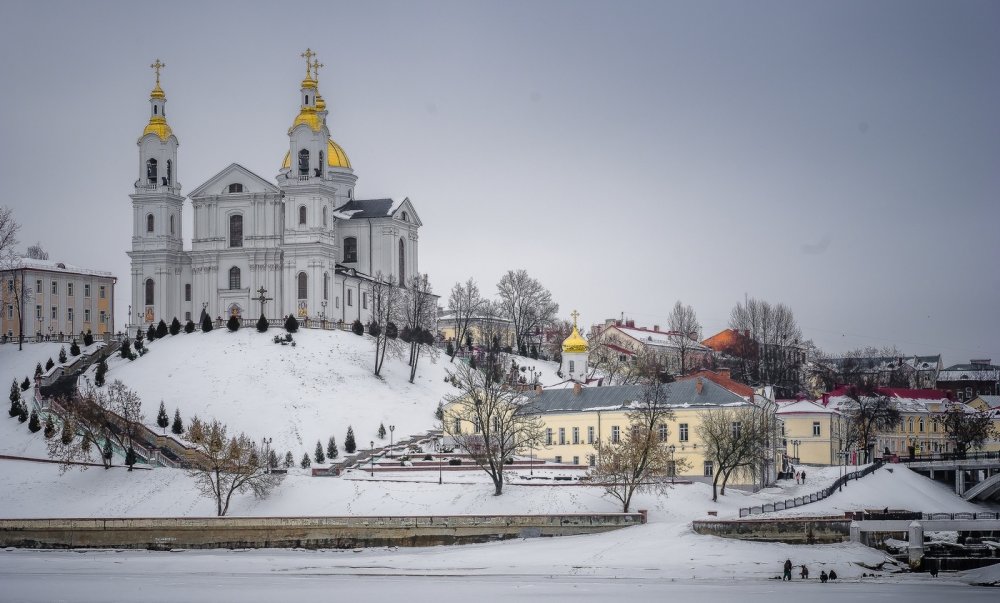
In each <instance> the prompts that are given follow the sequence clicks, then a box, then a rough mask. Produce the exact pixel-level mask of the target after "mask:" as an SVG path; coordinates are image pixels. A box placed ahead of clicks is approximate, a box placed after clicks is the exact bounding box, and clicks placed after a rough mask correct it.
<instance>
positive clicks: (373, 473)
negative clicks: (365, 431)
mask: <svg viewBox="0 0 1000 603" xmlns="http://www.w3.org/2000/svg"><path fill="white" fill-rule="evenodd" d="M368 447H369V448H371V455H372V477H375V440H371V441H370V442H368Z"/></svg>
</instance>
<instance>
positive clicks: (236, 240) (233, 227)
mask: <svg viewBox="0 0 1000 603" xmlns="http://www.w3.org/2000/svg"><path fill="white" fill-rule="evenodd" d="M230 186H232V185H230ZM229 246H230V247H243V215H242V214H233V215H231V216H229Z"/></svg>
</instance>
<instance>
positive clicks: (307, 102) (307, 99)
mask: <svg viewBox="0 0 1000 603" xmlns="http://www.w3.org/2000/svg"><path fill="white" fill-rule="evenodd" d="M306 104H307V105H308V104H309V95H308V94H307V95H306Z"/></svg>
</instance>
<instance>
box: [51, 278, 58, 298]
mask: <svg viewBox="0 0 1000 603" xmlns="http://www.w3.org/2000/svg"><path fill="white" fill-rule="evenodd" d="M58 293H59V283H57V282H55V281H52V295H57V294H58Z"/></svg>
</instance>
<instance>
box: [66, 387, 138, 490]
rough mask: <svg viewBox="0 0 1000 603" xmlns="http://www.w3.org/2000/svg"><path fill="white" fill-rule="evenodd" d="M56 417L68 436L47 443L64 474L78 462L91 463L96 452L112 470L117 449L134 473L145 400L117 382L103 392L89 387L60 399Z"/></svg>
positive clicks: (101, 389)
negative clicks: (135, 452)
mask: <svg viewBox="0 0 1000 603" xmlns="http://www.w3.org/2000/svg"><path fill="white" fill-rule="evenodd" d="M52 413H53V414H54V415H56V416H57V417H59V420H60V421H61V422H62V423H63V426H64V435H63V436H62V437H59V438H52V439H50V440H48V441H47V445H48V449H49V456H51V457H53V458H55V459H58V460H60V461H61V462H62V463H63V465H64V467H63V468H64V470H65V469H66V468H68V467H69V466H70V465H72V464H75V463H76V462H79V461H90V460H91V454H92V453H94V452H97V453H98V455H99V457H100V460H101V463H102V464H103V465H104V468H105V469H109V468H110V467H111V464H112V459H113V451H114V448H115V447H117V448H118V449H119V451H120V452H121V453H122V454H123V455H125V457H126V463H127V464H128V465H129V470H131V469H132V463H134V462H135V459H134V458H132V459H131V462H129V458H128V457H129V456H130V455H129V452H130V451H133V450H134V445H135V440H136V436H137V434H138V432H139V430H140V429H142V421H143V415H142V400H141V399H140V398H139V395H138V394H136V393H135V392H134V391H132V390H131V389H129V388H128V387H126V386H125V384H124V383H122V382H121V381H119V380H115V381H114V382H113V383H111V384H110V385H108V386H107V387H104V388H100V389H98V388H95V387H94V386H93V385H91V384H89V383H87V384H85V386H84V388H83V391H82V392H80V393H79V394H77V395H73V396H64V397H61V398H59V399H57V400H56V403H55V404H54V405H53V407H52ZM132 456H133V457H134V452H133V453H132Z"/></svg>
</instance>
